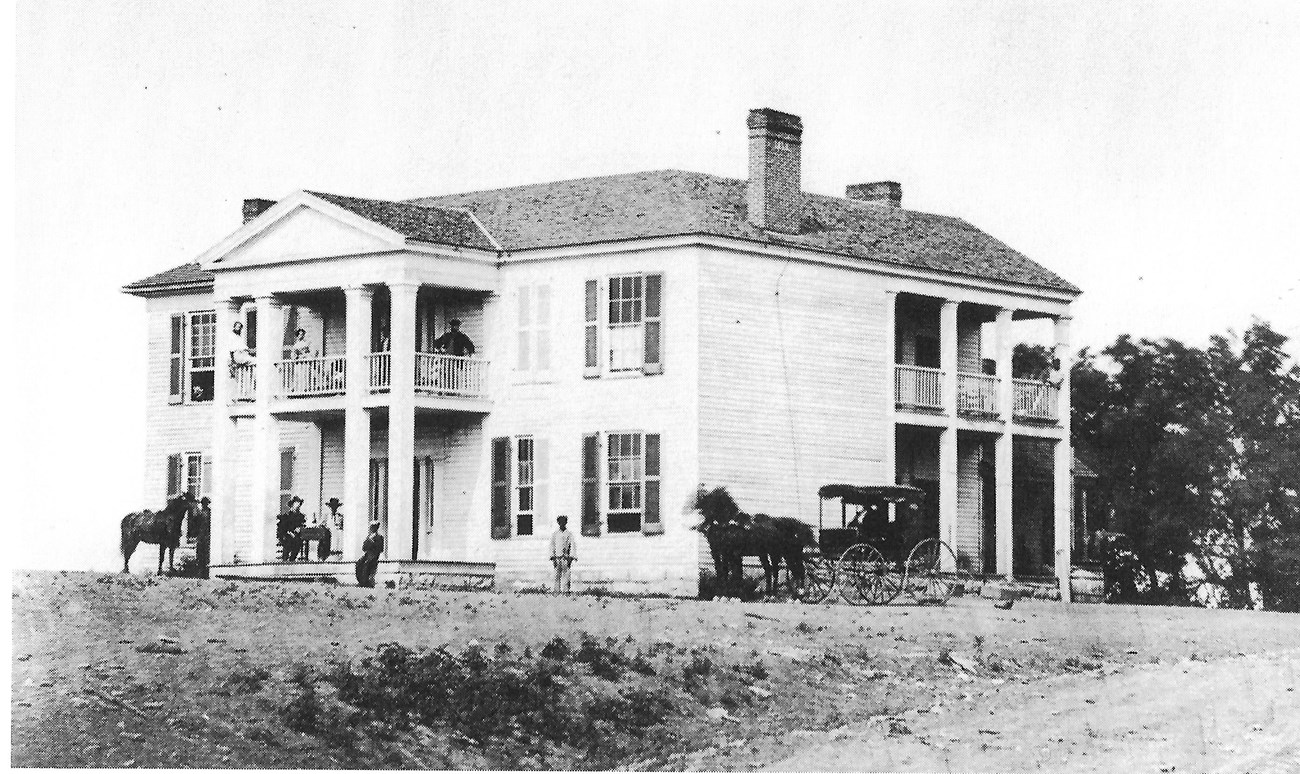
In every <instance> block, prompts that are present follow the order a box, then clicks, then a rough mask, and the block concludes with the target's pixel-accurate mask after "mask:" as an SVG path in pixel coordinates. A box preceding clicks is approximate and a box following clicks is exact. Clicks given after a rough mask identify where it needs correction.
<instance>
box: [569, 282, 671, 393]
mask: <svg viewBox="0 0 1300 774" xmlns="http://www.w3.org/2000/svg"><path fill="white" fill-rule="evenodd" d="M663 281H664V277H663V275H662V274H624V275H618V276H614V277H607V278H605V279H604V280H588V281H587V284H586V303H585V311H584V345H585V346H584V349H585V361H584V366H585V372H584V374H585V375H586V376H588V377H592V376H600V375H601V373H611V374H613V373H632V372H638V371H639V372H641V373H644V374H658V373H663Z"/></svg>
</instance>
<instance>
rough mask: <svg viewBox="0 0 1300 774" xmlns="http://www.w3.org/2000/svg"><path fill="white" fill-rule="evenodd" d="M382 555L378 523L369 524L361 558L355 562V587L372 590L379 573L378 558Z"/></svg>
mask: <svg viewBox="0 0 1300 774" xmlns="http://www.w3.org/2000/svg"><path fill="white" fill-rule="evenodd" d="M383 553H384V536H383V535H381V534H379V522H377V521H372V522H370V534H369V535H366V539H365V541H364V542H363V543H362V544H361V558H360V559H358V560H357V585H358V586H362V587H364V588H374V586H375V575H376V573H378V572H379V557H380V556H381V555H382V554H383Z"/></svg>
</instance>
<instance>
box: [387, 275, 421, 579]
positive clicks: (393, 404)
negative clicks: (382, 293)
mask: <svg viewBox="0 0 1300 774" xmlns="http://www.w3.org/2000/svg"><path fill="white" fill-rule="evenodd" d="M419 288H420V286H419V285H415V284H396V285H389V287H388V289H389V296H390V300H391V303H390V306H389V316H390V320H389V323H388V326H389V327H388V333H389V336H390V339H391V342H392V346H391V350H392V362H393V370H392V380H393V381H392V386H391V387H390V388H389V393H388V399H389V403H388V546H387V547H388V558H390V559H412V558H414V557H413V556H412V554H411V541H412V538H413V534H412V531H411V528H412V519H413V518H414V517H413V514H412V507H413V504H412V500H411V494H412V486H413V485H414V482H413V480H412V477H413V473H414V471H413V470H412V467H413V465H414V460H415V294H416V291H418V290H419Z"/></svg>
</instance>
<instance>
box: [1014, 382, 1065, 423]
mask: <svg viewBox="0 0 1300 774" xmlns="http://www.w3.org/2000/svg"><path fill="white" fill-rule="evenodd" d="M1013 384H1014V385H1015V398H1014V403H1013V410H1014V411H1015V415H1016V416H1018V417H1024V418H1026V419H1047V420H1054V419H1056V418H1057V394H1058V392H1059V390H1058V388H1057V387H1056V385H1054V384H1049V383H1048V382H1039V381H1034V380H1032V379H1016V380H1014V382H1013Z"/></svg>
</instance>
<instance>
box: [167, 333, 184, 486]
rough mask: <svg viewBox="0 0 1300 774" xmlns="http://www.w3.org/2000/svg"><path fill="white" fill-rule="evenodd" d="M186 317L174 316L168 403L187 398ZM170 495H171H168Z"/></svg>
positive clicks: (169, 351)
mask: <svg viewBox="0 0 1300 774" xmlns="http://www.w3.org/2000/svg"><path fill="white" fill-rule="evenodd" d="M184 347H185V315H183V314H174V315H172V326H171V345H170V346H169V347H168V349H167V351H168V353H169V367H170V369H171V372H170V377H169V381H168V387H167V402H168V403H180V402H181V401H182V400H184V396H185V356H184V351H183V350H184ZM168 494H169V495H170V493H168Z"/></svg>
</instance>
